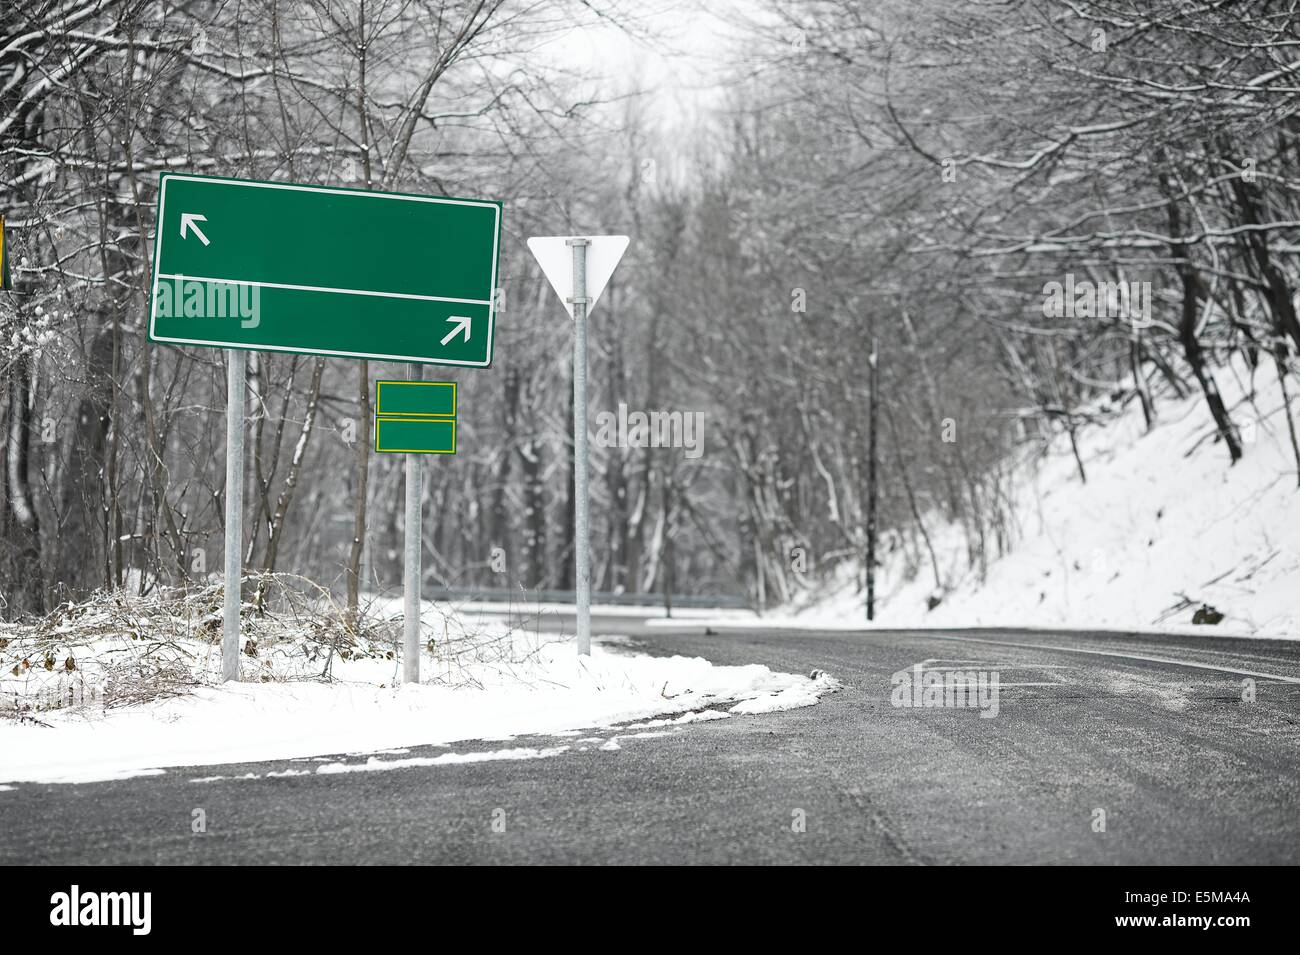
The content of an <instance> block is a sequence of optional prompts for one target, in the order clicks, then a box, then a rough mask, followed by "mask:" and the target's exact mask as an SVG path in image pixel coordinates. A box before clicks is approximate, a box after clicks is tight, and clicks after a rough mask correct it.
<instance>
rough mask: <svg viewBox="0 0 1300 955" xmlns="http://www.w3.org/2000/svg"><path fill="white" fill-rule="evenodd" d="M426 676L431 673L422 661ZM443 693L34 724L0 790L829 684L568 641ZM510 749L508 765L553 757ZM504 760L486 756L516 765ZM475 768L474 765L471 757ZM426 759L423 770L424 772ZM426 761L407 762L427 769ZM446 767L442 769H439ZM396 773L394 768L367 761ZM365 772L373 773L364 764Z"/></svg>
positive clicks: (183, 703)
mask: <svg viewBox="0 0 1300 955" xmlns="http://www.w3.org/2000/svg"><path fill="white" fill-rule="evenodd" d="M427 666H428V668H429V670H430V672H432V668H433V667H434V666H436V664H435V662H434V661H433V660H429V661H427ZM458 677H459V678H458V679H457V681H456V683H455V685H450V684H448V683H445V682H444V683H424V684H420V685H413V686H402V687H398V688H391V687H384V686H381V685H380V684H379V683H378V682H377V681H373V680H369V681H368V680H366V679H365V678H363V677H361V678H353V677H348V678H344V679H337V680H335V681H333V682H328V683H326V682H308V681H304V682H289V683H276V682H269V683H236V684H226V685H220V686H200V687H197V688H195V689H194V691H193V692H192V693H191V694H188V695H185V696H179V697H174V698H170V699H158V700H153V701H151V702H147V703H143V704H139V705H134V706H125V707H121V708H109V709H106V710H105V709H97V708H95V707H94V706H93V705H86V706H82V707H77V708H73V709H66V710H54V711H50V712H41V713H39V714H38V715H39V718H40V721H41V723H43V724H45V725H34V724H32V723H22V724H20V723H16V722H12V721H6V722H0V783H14V782H87V781H92V780H104V779H115V778H124V777H129V776H134V775H142V774H151V773H157V772H160V771H165V770H166V769H167V768H169V767H175V766H187V765H216V764H223V763H237V762H252V761H258V760H271V759H288V758H296V757H305V756H318V755H323V754H342V753H375V752H379V751H383V750H393V749H400V748H405V747H410V746H416V745H423V744H439V743H442V744H449V743H455V742H460V741H466V740H507V739H510V738H512V737H516V736H521V735H548V734H555V735H561V736H562V735H565V734H571V733H572V732H573V731H575V730H580V729H586V728H597V727H599V728H608V727H619V726H622V724H626V723H630V722H634V721H644V720H650V719H653V718H657V717H673V718H676V719H677V720H678V721H680V722H690V721H693V720H694V719H698V718H700V717H699V716H693V715H692V714H700V713H706V714H714V713H716V714H718V716H714V717H711V718H719V717H721V716H723V715H724V714H727V713H729V712H732V711H734V712H737V713H755V712H769V711H775V710H780V709H788V708H790V707H791V706H808V705H811V704H814V703H816V702H817V699H818V697H819V696H820V695H822V694H824V693H826V692H829V691H831V690H833V689H834V688H835V687H836V686H837V684H836V683H835V681H834V680H833V679H831V678H829V677H826V676H824V675H817V677H816V679H813V678H809V677H805V676H796V675H793V674H788V673H777V672H773V671H772V670H769V669H768V668H767V667H764V666H758V665H753V666H714V665H713V664H711V663H709V662H708V661H707V660H703V659H700V658H698V657H696V658H688V657H652V656H647V655H644V654H628V653H622V652H614V651H611V650H607V649H605V648H602V647H600V646H596V647H594V648H593V650H592V654H591V656H590V658H587V659H579V658H578V657H577V656H576V654H575V652H574V646H573V644H572V643H571V642H568V641H564V642H555V643H548V644H543V645H541V646H539V647H530V648H529V652H528V654H527V657H526V660H525V662H524V663H518V664H515V665H512V666H510V667H508V668H507V667H502V666H501V665H500V664H499V662H491V661H488V662H467V663H465V664H464V665H463V670H462V671H461V672H459V674H458ZM559 751H560V749H559V748H556V749H555V750H554V751H551V750H537V751H533V750H529V749H527V748H520V749H519V750H518V752H519V753H520V755H519V756H518V757H517V758H538V756H547V755H553V754H554V752H559ZM503 752H506V753H507V755H505V756H502V757H500V758H516V757H513V756H509V755H508V753H509V752H514V751H513V750H510V751H503ZM480 758H482V757H480ZM431 760H432V761H431ZM436 760H437V758H436V757H434V758H430V759H426V760H425V762H424V763H422V764H421V765H425V764H428V765H436V764H437V762H436ZM452 761H455V760H452V759H447V760H444V762H452ZM385 763H388V764H389V765H391V766H393V767H395V768H400V765H401V763H400V761H398V762H397V763H391V761H380V762H378V763H377V764H376V766H377V767H378V768H384V765H385ZM372 768H375V767H372Z"/></svg>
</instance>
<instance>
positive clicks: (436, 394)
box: [375, 381, 456, 454]
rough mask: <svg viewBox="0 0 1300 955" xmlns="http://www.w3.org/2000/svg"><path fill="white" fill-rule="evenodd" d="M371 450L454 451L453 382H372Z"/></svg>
mask: <svg viewBox="0 0 1300 955" xmlns="http://www.w3.org/2000/svg"><path fill="white" fill-rule="evenodd" d="M375 450H376V451H379V452H386V453H389V454H455V453H456V383H455V382H454V381H379V382H376V383H375Z"/></svg>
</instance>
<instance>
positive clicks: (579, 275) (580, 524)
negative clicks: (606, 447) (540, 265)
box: [567, 239, 591, 656]
mask: <svg viewBox="0 0 1300 955" xmlns="http://www.w3.org/2000/svg"><path fill="white" fill-rule="evenodd" d="M567 244H568V245H570V246H572V248H573V294H572V295H571V296H570V297H569V299H568V301H569V302H570V303H571V304H572V305H573V490H574V497H575V500H574V507H573V513H574V528H573V559H574V561H575V562H576V574H575V580H576V583H575V585H574V589H575V590H576V591H577V593H576V595H575V597H576V601H577V615H578V623H577V637H578V653H579V654H580V655H584V656H585V655H588V654H590V653H591V537H590V534H589V533H588V529H589V521H588V515H587V504H588V501H587V246H589V245H591V240H589V239H569V240H568V243H567Z"/></svg>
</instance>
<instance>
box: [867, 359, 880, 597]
mask: <svg viewBox="0 0 1300 955" xmlns="http://www.w3.org/2000/svg"><path fill="white" fill-rule="evenodd" d="M879 356H880V346H879V344H878V342H877V341H876V336H875V335H872V336H871V357H870V358H869V359H868V360H867V363H868V364H869V365H870V366H871V371H870V375H871V410H870V412H869V414H870V415H871V418H870V424H869V425H868V439H867V441H868V450H867V619H868V620H874V619H875V618H876V421H877V418H878V417H879V415H878V411H879V406H880V401H879V395H880V389H879V387H878V383H877V379H878V378H879V376H880V370H879V368H878V367H877V364H878V362H879Z"/></svg>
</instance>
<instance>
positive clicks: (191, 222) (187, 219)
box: [181, 212, 209, 245]
mask: <svg viewBox="0 0 1300 955" xmlns="http://www.w3.org/2000/svg"><path fill="white" fill-rule="evenodd" d="M207 221H208V217H207V216H200V215H195V214H194V213H193V212H182V213H181V238H182V239H183V238H185V233H186V232H193V233H194V234H195V235H197V236H198V237H199V241H200V242H202V243H203V244H204V245H208V244H209V243H208V237H207V236H206V235H204V234H203V230H202V229H200V228H199V223H200V222H207Z"/></svg>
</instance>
